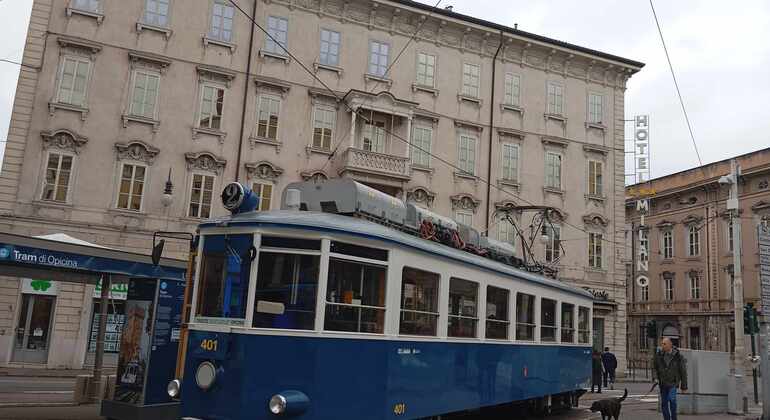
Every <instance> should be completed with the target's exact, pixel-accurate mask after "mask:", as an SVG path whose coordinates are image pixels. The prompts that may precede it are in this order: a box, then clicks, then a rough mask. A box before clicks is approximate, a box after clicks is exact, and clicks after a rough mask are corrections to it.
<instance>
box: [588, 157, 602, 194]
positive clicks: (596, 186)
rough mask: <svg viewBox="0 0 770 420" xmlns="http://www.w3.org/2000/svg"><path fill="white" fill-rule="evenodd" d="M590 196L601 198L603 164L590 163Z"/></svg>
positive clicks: (591, 161)
mask: <svg viewBox="0 0 770 420" xmlns="http://www.w3.org/2000/svg"><path fill="white" fill-rule="evenodd" d="M588 195H593V196H595V197H601V196H602V195H603V193H602V163H601V162H597V161H593V160H590V161H588Z"/></svg>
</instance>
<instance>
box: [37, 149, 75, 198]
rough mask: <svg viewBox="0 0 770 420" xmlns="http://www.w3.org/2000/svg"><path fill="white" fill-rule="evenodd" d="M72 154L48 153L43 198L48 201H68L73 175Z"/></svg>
mask: <svg viewBox="0 0 770 420" xmlns="http://www.w3.org/2000/svg"><path fill="white" fill-rule="evenodd" d="M72 159H73V158H72V156H70V155H65V154H61V153H54V152H50V153H48V163H47V164H46V168H45V184H44V185H43V195H42V197H41V198H42V199H43V200H46V201H59V202H62V203H65V202H67V193H68V192H69V187H70V178H71V176H72Z"/></svg>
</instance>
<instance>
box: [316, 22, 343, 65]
mask: <svg viewBox="0 0 770 420" xmlns="http://www.w3.org/2000/svg"><path fill="white" fill-rule="evenodd" d="M318 62H319V63H321V64H325V65H327V66H338V65H339V63H340V33H339V32H336V31H330V30H328V29H321V54H320V55H319V57H318Z"/></svg>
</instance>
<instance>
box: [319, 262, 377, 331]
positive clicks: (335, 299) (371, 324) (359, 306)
mask: <svg viewBox="0 0 770 420" xmlns="http://www.w3.org/2000/svg"><path fill="white" fill-rule="evenodd" d="M386 273H387V271H386V269H385V267H381V266H375V265H369V264H362V263H358V262H352V261H343V260H339V259H336V258H331V259H330V260H329V285H328V286H327V290H326V302H327V303H326V319H325V321H324V329H326V330H330V331H350V332H363V333H375V334H382V332H383V331H384V328H385V278H386Z"/></svg>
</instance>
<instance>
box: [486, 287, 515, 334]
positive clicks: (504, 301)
mask: <svg viewBox="0 0 770 420" xmlns="http://www.w3.org/2000/svg"><path fill="white" fill-rule="evenodd" d="M509 295H510V292H509V291H507V290H505V289H501V288H499V287H494V286H487V328H486V337H487V338H494V339H499V340H507V339H508V325H509V324H510V320H509V319H508V296H509Z"/></svg>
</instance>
